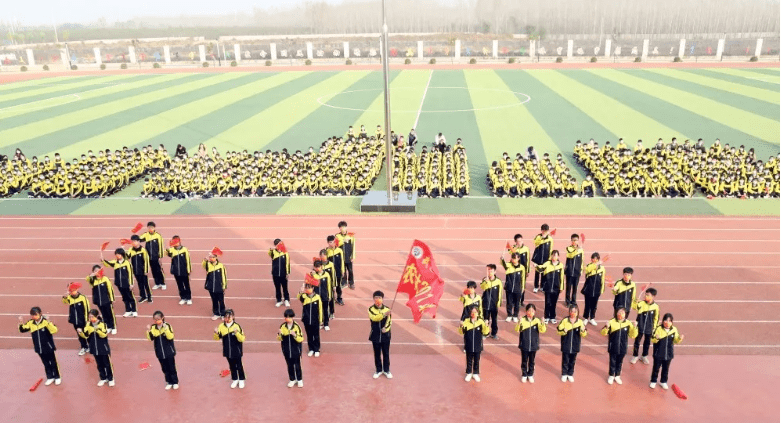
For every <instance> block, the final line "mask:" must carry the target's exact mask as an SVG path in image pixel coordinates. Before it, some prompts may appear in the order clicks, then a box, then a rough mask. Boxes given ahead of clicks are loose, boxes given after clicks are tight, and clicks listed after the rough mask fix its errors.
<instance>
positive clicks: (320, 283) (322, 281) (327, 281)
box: [310, 260, 333, 331]
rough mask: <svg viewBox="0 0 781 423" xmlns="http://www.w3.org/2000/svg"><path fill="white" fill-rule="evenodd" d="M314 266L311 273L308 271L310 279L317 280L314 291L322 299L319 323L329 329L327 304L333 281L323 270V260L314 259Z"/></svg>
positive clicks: (329, 299)
mask: <svg viewBox="0 0 781 423" xmlns="http://www.w3.org/2000/svg"><path fill="white" fill-rule="evenodd" d="M314 268H315V269H314V271H313V272H312V273H310V276H311V278H312V279H314V280H316V281H317V285H315V292H316V293H317V295H318V296H319V297H320V300H321V301H322V307H323V315H322V317H321V324H322V325H323V329H325V330H326V331H330V330H331V328H330V327H329V326H328V325H329V322H330V321H331V320H330V316H329V315H330V312H329V311H328V305H329V303H330V301H331V294H332V292H333V281H332V280H331V275H330V274H328V273H326V272H325V271H323V262H321V261H320V260H315V262H314Z"/></svg>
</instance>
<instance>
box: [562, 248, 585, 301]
mask: <svg viewBox="0 0 781 423" xmlns="http://www.w3.org/2000/svg"><path fill="white" fill-rule="evenodd" d="M570 242H571V244H570V245H569V246H567V261H566V263H565V265H564V274H565V275H566V279H567V286H566V290H565V291H564V302H565V304H567V306H571V305H577V301H576V299H575V296H576V295H577V293H578V282H579V281H580V273H581V272H582V271H583V268H584V267H585V266H583V248H581V247H580V235H578V234H572V236H571V237H570Z"/></svg>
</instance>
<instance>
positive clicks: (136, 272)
mask: <svg viewBox="0 0 781 423" xmlns="http://www.w3.org/2000/svg"><path fill="white" fill-rule="evenodd" d="M130 242H131V243H132V244H133V247H132V248H130V249H129V250H128V251H127V255H128V257H129V258H130V265H131V267H132V269H133V276H134V277H135V278H136V282H137V283H138V295H139V296H140V297H141V299H140V300H139V301H138V302H139V303H144V302H148V303H150V304H151V303H152V290H151V289H149V277H147V273H149V252H147V251H146V249H145V248H144V247H142V246H141V237H139V236H138V235H133V236H131V237H130Z"/></svg>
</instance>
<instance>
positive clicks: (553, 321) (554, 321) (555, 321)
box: [550, 319, 559, 325]
mask: <svg viewBox="0 0 781 423" xmlns="http://www.w3.org/2000/svg"><path fill="white" fill-rule="evenodd" d="M550 322H551V323H553V324H554V325H555V324H556V323H559V322H558V321H557V320H556V319H551V321H550Z"/></svg>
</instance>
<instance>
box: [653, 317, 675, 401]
mask: <svg viewBox="0 0 781 423" xmlns="http://www.w3.org/2000/svg"><path fill="white" fill-rule="evenodd" d="M681 341H683V335H681V334H680V333H678V328H676V327H675V326H673V315H672V314H671V313H665V315H664V317H663V318H662V324H661V325H659V326H657V327H656V330H654V333H653V336H652V339H651V342H653V343H654V365H653V368H652V369H651V385H650V386H651V389H653V388H656V380H657V379H656V377H657V376H658V375H659V369H661V370H662V378H661V379H660V380H659V382H661V385H662V388H664V389H667V376H668V373H669V371H670V362H671V361H672V359H673V345H674V344H680V343H681Z"/></svg>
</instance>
